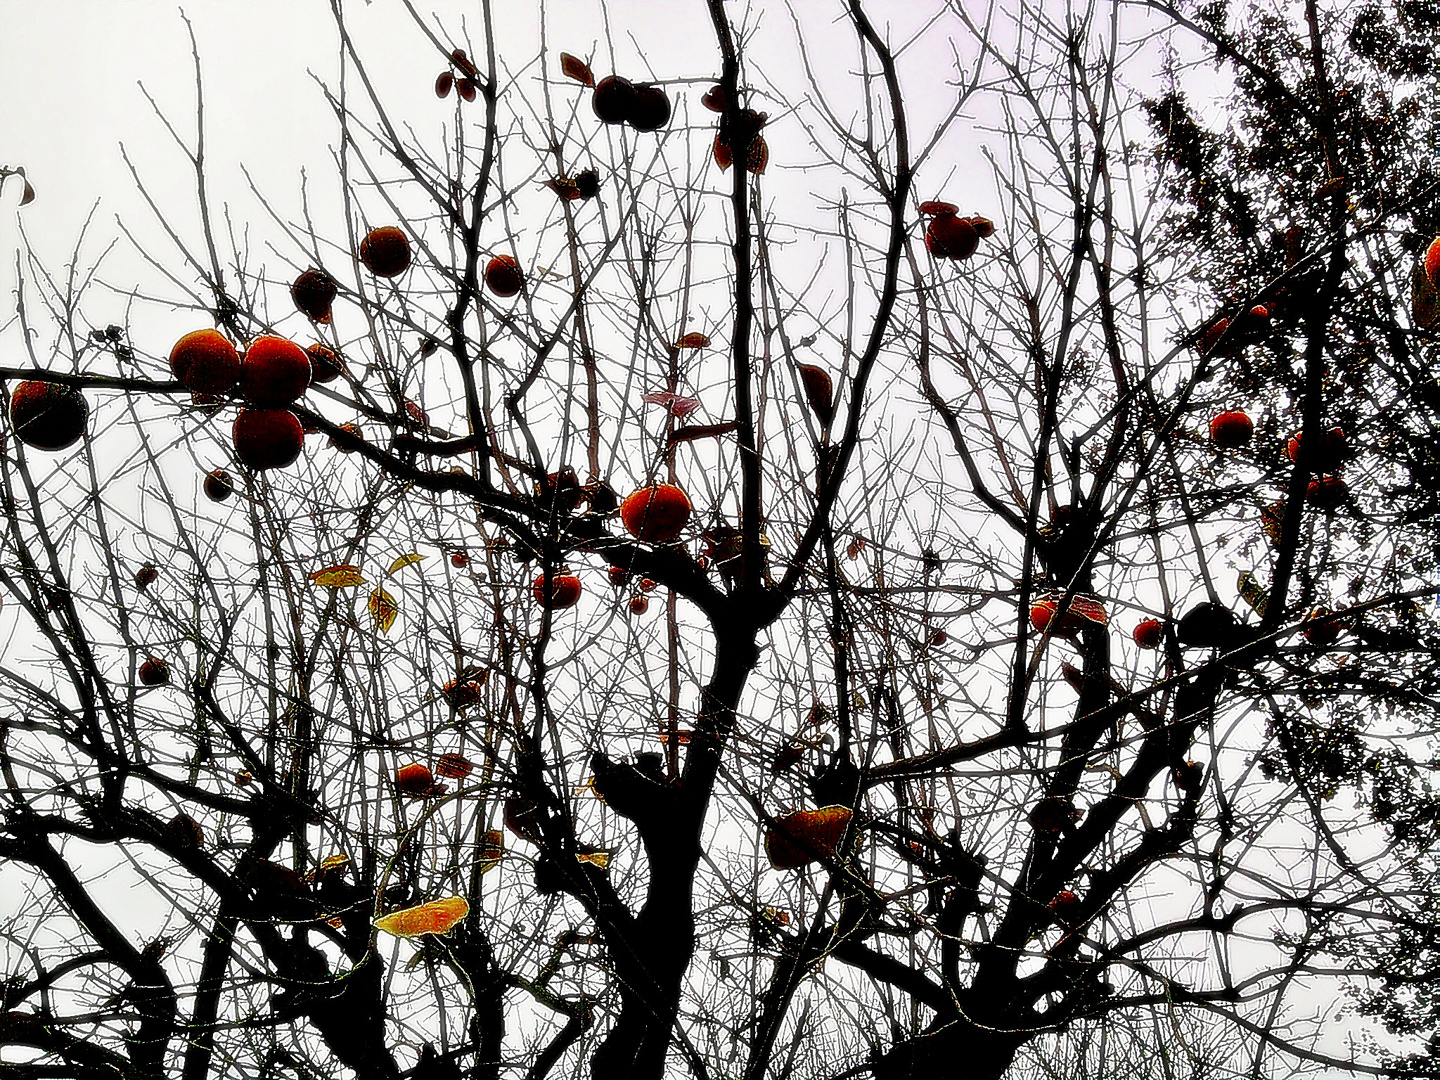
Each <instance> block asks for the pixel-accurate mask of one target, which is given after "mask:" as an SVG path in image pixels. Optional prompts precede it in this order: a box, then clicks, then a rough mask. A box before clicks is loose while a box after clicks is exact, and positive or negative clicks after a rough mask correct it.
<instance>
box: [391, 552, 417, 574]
mask: <svg viewBox="0 0 1440 1080" xmlns="http://www.w3.org/2000/svg"><path fill="white" fill-rule="evenodd" d="M423 558H425V556H424V555H421V554H420V553H419V552H418V551H412V552H410V553H409V554H407V555H401V556H399V557H398V558H396V560H395V561H394V562H393V563H391V564H390V569H389V570H387V571H385V572H386V573H387V574H393V573H395V571H397V570H403V569H405V567H407V566H410V565H411V564H412V563H417V562H419V561H420V560H421V559H423Z"/></svg>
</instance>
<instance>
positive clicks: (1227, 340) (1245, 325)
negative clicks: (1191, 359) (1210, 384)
mask: <svg viewBox="0 0 1440 1080" xmlns="http://www.w3.org/2000/svg"><path fill="white" fill-rule="evenodd" d="M1274 315H1275V305H1274V304H1273V303H1269V304H1252V305H1251V306H1250V307H1249V308H1247V309H1246V310H1245V311H1244V312H1243V313H1241V314H1240V315H1239V316H1238V317H1237V318H1233V319H1232V318H1230V317H1228V316H1222V317H1221V318H1218V319H1216V320H1214V321H1213V322H1212V323H1210V325H1209V326H1207V327H1206V328H1205V330H1204V332H1203V333H1202V334H1201V335H1200V352H1201V354H1202V355H1204V356H1210V355H1211V354H1214V355H1215V356H1237V355H1239V353H1240V352H1241V351H1242V350H1243V349H1244V348H1245V347H1246V346H1247V345H1253V344H1255V343H1256V342H1257V341H1260V340H1261V339H1263V338H1264V337H1265V336H1266V334H1268V333H1269V332H1270V322H1271V319H1272V318H1273V317H1274Z"/></svg>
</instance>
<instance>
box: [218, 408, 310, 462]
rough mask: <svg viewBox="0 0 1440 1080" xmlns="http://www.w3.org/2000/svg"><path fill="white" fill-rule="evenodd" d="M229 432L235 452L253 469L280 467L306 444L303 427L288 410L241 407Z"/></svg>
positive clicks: (293, 457) (291, 459)
mask: <svg viewBox="0 0 1440 1080" xmlns="http://www.w3.org/2000/svg"><path fill="white" fill-rule="evenodd" d="M232 434H233V436H234V439H235V455H236V456H237V457H238V458H239V459H240V460H241V461H242V462H244V463H245V464H246V465H247V466H248V467H249V468H252V469H283V468H284V467H285V466H286V465H289V464H291V463H292V462H293V461H294V460H295V459H296V458H298V457H299V456H300V451H301V449H302V448H303V447H304V445H305V429H304V428H303V427H301V425H300V418H299V417H297V416H296V415H295V414H294V413H292V412H291V411H290V410H289V409H241V410H240V415H239V416H237V417H236V418H235V427H234V429H233V432H232Z"/></svg>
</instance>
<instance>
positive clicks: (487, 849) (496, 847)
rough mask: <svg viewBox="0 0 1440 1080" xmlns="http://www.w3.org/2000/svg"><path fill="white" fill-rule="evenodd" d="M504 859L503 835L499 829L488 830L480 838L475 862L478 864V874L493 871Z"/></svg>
mask: <svg viewBox="0 0 1440 1080" xmlns="http://www.w3.org/2000/svg"><path fill="white" fill-rule="evenodd" d="M504 857H505V834H504V833H503V832H501V831H500V830H499V829H490V830H489V831H487V832H486V833H485V835H484V836H483V837H481V838H480V853H479V855H478V857H477V860H476V861H477V862H479V864H480V872H481V873H482V874H483V873H485V871H486V870H493V869H495V867H497V866H499V865H500V860H501V859H503V858H504Z"/></svg>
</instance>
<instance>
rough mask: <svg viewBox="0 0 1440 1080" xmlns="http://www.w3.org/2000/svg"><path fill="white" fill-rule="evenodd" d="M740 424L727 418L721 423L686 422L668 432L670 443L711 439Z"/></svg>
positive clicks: (732, 429)
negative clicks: (683, 425) (682, 425)
mask: <svg viewBox="0 0 1440 1080" xmlns="http://www.w3.org/2000/svg"><path fill="white" fill-rule="evenodd" d="M739 426H740V425H739V424H738V423H736V422H735V421H734V420H728V421H726V422H725V423H723V424H688V425H686V426H685V427H682V428H676V429H675V430H674V431H672V432H671V433H670V445H671V446H675V445H677V444H678V443H682V442H691V441H693V440H695V439H713V438H718V437H719V436H721V435H728V434H730V432H732V431H734V430H735V429H736V428H738V427H739Z"/></svg>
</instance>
